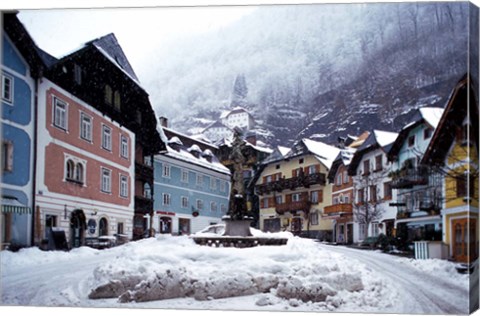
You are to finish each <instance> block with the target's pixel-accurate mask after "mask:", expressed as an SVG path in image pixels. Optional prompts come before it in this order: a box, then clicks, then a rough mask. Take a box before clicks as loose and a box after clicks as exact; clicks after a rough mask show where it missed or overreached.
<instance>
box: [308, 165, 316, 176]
mask: <svg viewBox="0 0 480 316" xmlns="http://www.w3.org/2000/svg"><path fill="white" fill-rule="evenodd" d="M316 172H317V168H316V166H315V165H312V166H309V167H308V174H315V173H316Z"/></svg>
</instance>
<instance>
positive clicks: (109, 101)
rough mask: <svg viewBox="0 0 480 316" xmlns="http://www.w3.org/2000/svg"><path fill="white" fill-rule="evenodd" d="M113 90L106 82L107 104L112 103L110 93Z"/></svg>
mask: <svg viewBox="0 0 480 316" xmlns="http://www.w3.org/2000/svg"><path fill="white" fill-rule="evenodd" d="M112 93H113V91H112V87H110V86H109V85H108V84H107V85H106V86H105V102H106V103H107V104H112V98H113V95H112Z"/></svg>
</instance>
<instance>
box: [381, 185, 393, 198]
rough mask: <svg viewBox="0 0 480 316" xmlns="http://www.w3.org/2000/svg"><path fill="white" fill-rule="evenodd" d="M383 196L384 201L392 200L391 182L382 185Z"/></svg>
mask: <svg viewBox="0 0 480 316" xmlns="http://www.w3.org/2000/svg"><path fill="white" fill-rule="evenodd" d="M383 196H384V198H385V200H391V199H392V183H391V182H386V183H384V184H383Z"/></svg>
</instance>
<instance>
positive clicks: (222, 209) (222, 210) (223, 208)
mask: <svg viewBox="0 0 480 316" xmlns="http://www.w3.org/2000/svg"><path fill="white" fill-rule="evenodd" d="M220 211H221V212H222V213H226V212H227V206H226V205H225V204H221V205H220Z"/></svg>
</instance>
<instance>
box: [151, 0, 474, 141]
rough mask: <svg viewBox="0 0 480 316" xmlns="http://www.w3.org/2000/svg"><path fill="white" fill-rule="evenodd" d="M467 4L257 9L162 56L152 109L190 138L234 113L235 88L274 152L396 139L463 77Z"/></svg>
mask: <svg viewBox="0 0 480 316" xmlns="http://www.w3.org/2000/svg"><path fill="white" fill-rule="evenodd" d="M469 5H470V4H468V3H462V2H451V3H449V2H438V3H385V4H372V3H368V4H328V5H327V4H320V5H288V6H261V7H259V8H258V9H257V10H256V11H254V12H253V13H252V14H250V15H248V16H245V17H244V18H242V19H241V20H239V21H237V22H236V23H235V24H233V25H230V26H229V27H227V28H224V29H222V30H220V31H216V32H214V33H208V34H205V35H204V36H201V37H195V38H187V39H182V40H179V41H178V43H177V45H176V48H175V49H174V50H170V52H169V53H168V55H166V56H165V55H159V56H158V61H157V62H156V63H155V64H156V65H157V66H156V67H152V69H151V75H150V76H149V77H150V78H151V79H150V82H148V86H150V87H155V88H154V89H150V93H151V100H152V103H153V104H154V106H155V108H156V112H157V114H158V115H166V116H168V117H169V118H170V121H171V122H172V127H173V128H176V129H178V130H181V131H184V132H190V133H197V132H198V131H200V130H201V129H202V128H203V127H205V126H206V125H207V124H208V123H209V122H212V121H214V120H216V119H217V118H218V116H219V115H220V113H221V111H223V110H226V109H229V108H230V106H231V101H232V95H233V91H234V89H233V87H234V81H235V80H236V79H238V78H239V77H241V78H242V80H243V84H244V87H242V91H241V94H242V102H243V104H244V105H245V106H246V107H247V108H249V110H251V111H252V113H253V115H254V116H255V118H256V120H257V122H258V123H259V126H258V133H259V135H261V136H262V137H263V138H264V140H265V141H267V142H268V143H269V144H271V145H276V144H283V145H289V144H291V143H292V142H293V141H294V140H295V139H296V138H298V137H312V136H313V138H316V139H319V140H324V141H327V142H335V141H336V137H337V136H339V135H342V134H346V133H350V134H358V133H359V132H361V131H363V130H365V129H370V128H372V127H373V126H375V127H376V128H384V129H389V130H396V129H398V128H400V127H401V126H402V124H404V121H405V119H407V117H408V111H409V110H410V109H412V108H415V107H419V106H424V105H438V106H443V105H444V102H445V100H446V98H447V97H448V94H449V93H450V90H451V89H452V88H453V86H454V85H455V83H456V81H458V80H459V79H460V77H462V76H463V74H464V73H465V72H466V71H467V50H468V37H467V35H468V32H467V30H468V15H469V12H470V11H469V9H470V7H469ZM402 118H405V119H402ZM372 124H374V125H372Z"/></svg>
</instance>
